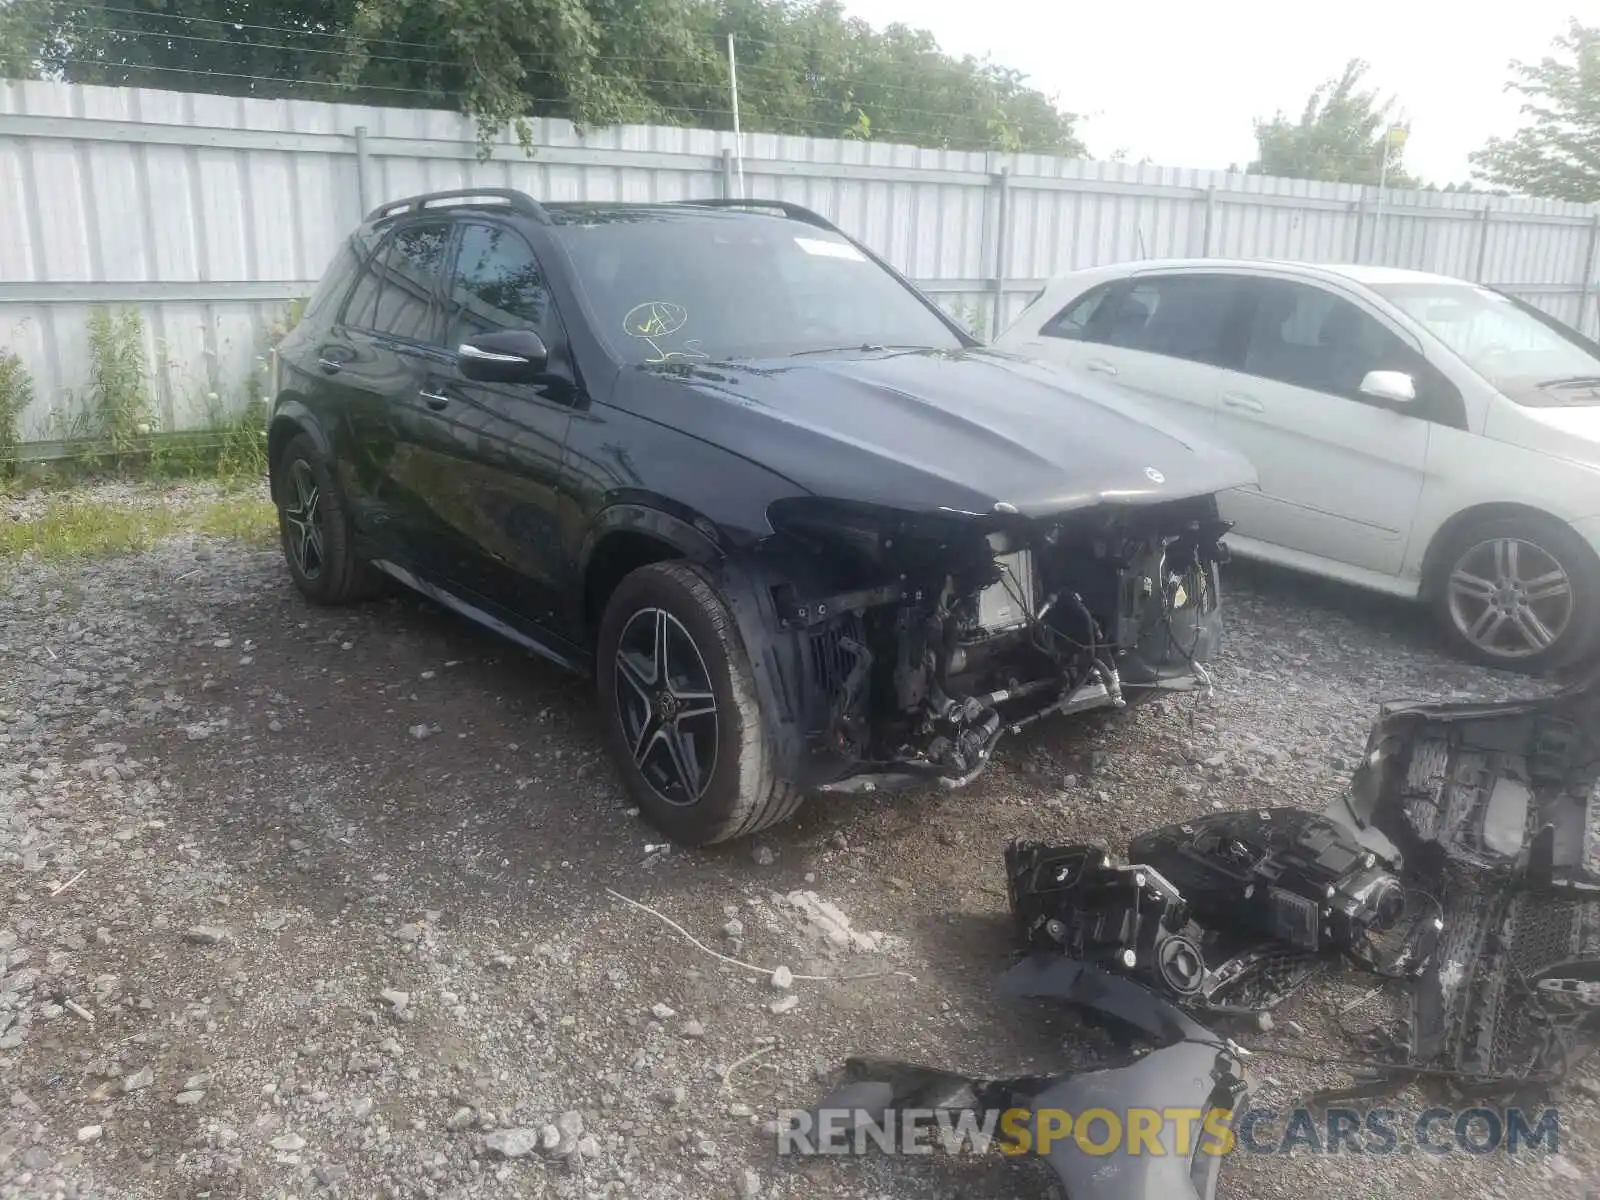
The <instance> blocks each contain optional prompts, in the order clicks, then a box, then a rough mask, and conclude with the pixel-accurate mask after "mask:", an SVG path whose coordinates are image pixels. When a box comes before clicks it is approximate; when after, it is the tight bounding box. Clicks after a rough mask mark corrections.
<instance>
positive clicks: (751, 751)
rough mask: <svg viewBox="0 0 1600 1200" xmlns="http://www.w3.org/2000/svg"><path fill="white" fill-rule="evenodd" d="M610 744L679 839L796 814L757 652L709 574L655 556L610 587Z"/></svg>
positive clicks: (697, 839)
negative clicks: (774, 747)
mask: <svg viewBox="0 0 1600 1200" xmlns="http://www.w3.org/2000/svg"><path fill="white" fill-rule="evenodd" d="M596 676H597V683H598V684H599V689H600V705H601V720H602V722H603V724H604V726H605V736H606V742H607V746H608V748H609V749H610V751H611V755H612V757H613V759H614V760H615V761H616V764H617V770H618V771H619V772H620V773H621V775H622V780H623V785H624V786H625V787H626V788H627V790H628V794H629V796H630V797H631V798H632V800H633V802H634V803H635V804H637V805H638V806H639V809H640V811H641V812H643V813H644V814H645V816H646V817H648V818H649V820H650V821H651V823H652V824H654V825H656V826H657V827H658V828H660V829H661V830H662V831H663V832H665V833H666V834H667V835H668V836H669V837H671V838H672V839H673V840H674V841H676V842H679V843H681V844H683V845H687V846H705V845H710V844H711V843H713V842H722V841H727V840H729V839H730V838H737V837H744V836H747V835H749V834H752V833H755V832H756V831H757V830H760V829H765V828H766V827H768V826H770V825H775V824H777V823H778V822H779V821H783V820H786V819H788V818H789V817H790V816H792V815H793V814H794V812H795V810H796V809H797V808H799V806H800V803H801V801H802V799H803V798H804V793H803V792H801V790H800V789H799V788H796V787H795V786H794V785H793V784H790V783H787V782H785V781H783V780H780V779H777V778H776V777H775V776H774V775H773V772H772V755H771V753H770V751H769V749H768V746H767V738H766V730H765V728H764V726H763V724H762V720H761V710H760V705H759V703H758V701H757V699H756V695H757V693H756V687H755V682H754V679H753V677H752V675H751V671H750V661H749V657H748V655H747V654H746V652H745V648H744V643H743V641H742V640H741V638H740V637H739V633H738V630H737V627H736V626H735V624H734V620H733V615H732V614H731V613H730V612H729V611H728V606H727V605H726V603H724V602H723V600H722V597H721V596H719V595H718V594H717V592H716V589H715V588H714V587H712V585H711V581H710V580H709V579H708V578H707V577H706V575H705V574H704V573H703V572H702V571H700V570H699V569H698V568H696V567H694V566H692V565H690V564H688V563H683V562H661V563H652V564H651V565H649V566H645V567H640V568H639V569H638V570H637V571H634V572H633V573H632V574H631V575H629V576H627V578H625V579H624V580H623V581H622V583H621V584H619V585H618V586H617V589H616V591H615V592H614V593H612V596H611V599H610V601H609V602H608V603H607V605H606V610H605V615H604V616H603V617H602V619H601V622H600V637H599V642H598V646H597V649H596Z"/></svg>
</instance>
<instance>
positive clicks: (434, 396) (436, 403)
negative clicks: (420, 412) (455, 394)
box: [417, 392, 450, 412]
mask: <svg viewBox="0 0 1600 1200" xmlns="http://www.w3.org/2000/svg"><path fill="white" fill-rule="evenodd" d="M417 394H418V395H419V396H421V397H422V399H423V402H424V403H425V404H426V405H427V406H428V407H429V408H431V409H433V411H434V412H438V411H439V410H440V409H442V408H448V407H449V405H450V397H449V396H441V395H440V394H439V393H438V392H418V393H417Z"/></svg>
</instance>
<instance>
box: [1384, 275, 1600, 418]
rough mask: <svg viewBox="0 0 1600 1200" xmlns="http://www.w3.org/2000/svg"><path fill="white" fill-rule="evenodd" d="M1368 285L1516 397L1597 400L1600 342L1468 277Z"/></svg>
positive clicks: (1524, 400)
mask: <svg viewBox="0 0 1600 1200" xmlns="http://www.w3.org/2000/svg"><path fill="white" fill-rule="evenodd" d="M1372 290H1373V291H1375V292H1377V293H1378V294H1379V295H1380V296H1382V297H1383V298H1384V299H1386V300H1388V301H1389V302H1390V303H1391V304H1393V305H1395V306H1396V307H1397V308H1399V309H1401V310H1403V311H1404V312H1405V313H1406V315H1407V316H1409V317H1411V318H1412V320H1414V321H1416V322H1417V323H1418V324H1420V325H1422V326H1423V328H1425V329H1427V331H1428V332H1429V333H1431V334H1433V335H1434V337H1436V338H1438V339H1439V340H1440V341H1441V342H1443V343H1444V344H1445V345H1446V346H1448V347H1449V348H1450V349H1451V350H1453V351H1455V352H1456V353H1457V354H1458V355H1460V356H1461V357H1462V358H1463V359H1465V360H1466V362H1467V365H1469V366H1470V367H1472V369H1473V370H1475V371H1476V372H1478V374H1480V375H1482V376H1483V377H1484V378H1485V379H1487V380H1488V381H1489V382H1490V383H1492V384H1494V386H1495V387H1496V388H1497V389H1499V390H1500V391H1501V392H1502V393H1504V394H1505V395H1506V396H1508V397H1510V398H1511V399H1512V400H1515V401H1516V402H1517V403H1519V404H1525V405H1529V406H1531V407H1539V408H1548V407H1558V406H1564V405H1571V404H1584V403H1591V404H1592V403H1596V396H1600V392H1595V391H1594V389H1600V346H1596V345H1595V343H1593V342H1591V341H1590V340H1589V339H1588V338H1585V337H1583V336H1582V335H1581V334H1579V333H1578V332H1577V331H1576V330H1574V329H1569V328H1568V327H1567V326H1565V325H1563V324H1561V323H1560V322H1559V321H1557V320H1555V319H1554V318H1551V317H1547V316H1545V315H1544V314H1542V313H1537V314H1536V313H1535V312H1534V311H1533V310H1532V309H1531V308H1530V307H1529V306H1527V305H1525V304H1523V303H1521V302H1519V301H1516V300H1513V299H1511V298H1510V297H1508V296H1503V295H1501V294H1500V293H1499V292H1495V291H1491V290H1490V289H1488V288H1481V287H1474V286H1473V285H1472V284H1469V283H1431V282H1429V283H1391V284H1374V285H1372Z"/></svg>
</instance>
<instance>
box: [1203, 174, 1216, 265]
mask: <svg viewBox="0 0 1600 1200" xmlns="http://www.w3.org/2000/svg"><path fill="white" fill-rule="evenodd" d="M1216 220H1217V185H1216V184H1214V183H1213V184H1211V185H1210V186H1209V187H1207V188H1206V223H1205V228H1204V229H1203V230H1202V231H1201V233H1200V257H1201V258H1210V257H1211V231H1212V229H1213V228H1214V227H1215V225H1216Z"/></svg>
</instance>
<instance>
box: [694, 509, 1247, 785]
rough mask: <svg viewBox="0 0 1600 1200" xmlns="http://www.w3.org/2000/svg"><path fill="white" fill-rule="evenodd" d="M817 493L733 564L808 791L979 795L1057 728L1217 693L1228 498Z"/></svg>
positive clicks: (774, 723)
mask: <svg viewBox="0 0 1600 1200" xmlns="http://www.w3.org/2000/svg"><path fill="white" fill-rule="evenodd" d="M1008 509H1011V506H1009V505H1005V504H1003V503H1002V504H997V505H996V506H995V511H991V512H988V513H973V512H961V511H954V510H950V509H944V510H940V511H936V512H919V513H908V512H901V511H895V510H892V509H886V508H881V507H876V506H873V505H869V504H861V503H851V502H843V501H830V500H822V499H816V498H810V497H805V498H795V499H786V500H780V501H778V502H776V503H774V504H773V505H772V506H771V508H770V509H769V513H768V516H769V519H770V522H771V525H772V528H773V529H774V530H775V536H774V537H773V538H771V539H769V540H768V541H767V542H766V543H765V544H764V545H763V547H762V548H761V551H760V553H758V554H754V555H750V556H747V557H736V558H731V559H729V560H727V561H725V562H724V563H723V564H722V565H721V566H720V568H719V584H720V588H721V590H722V592H723V594H724V595H725V596H726V597H727V598H728V602H729V606H730V608H731V610H732V611H733V614H734V616H735V619H736V620H737V622H738V624H739V628H740V633H741V635H742V637H743V640H744V643H745V646H746V648H747V650H748V652H749V654H750V658H751V666H752V670H753V673H754V675H755V678H756V680H757V685H758V687H759V689H760V691H761V695H760V701H761V706H762V709H763V711H764V712H765V713H766V714H767V717H768V721H767V724H768V728H769V731H770V732H771V734H772V736H773V744H774V748H775V750H776V751H777V755H778V758H779V760H780V762H779V767H778V770H779V772H780V773H781V774H783V775H784V776H785V777H786V778H788V779H790V780H792V781H794V782H795V783H797V784H800V785H801V786H804V787H808V788H814V789H821V790H857V789H860V790H870V789H873V788H877V787H880V786H887V785H893V784H897V783H907V782H914V781H917V780H938V781H940V782H942V783H944V784H946V785H948V786H961V785H963V784H965V783H967V782H968V781H970V780H971V779H973V778H974V777H975V776H976V775H977V774H978V773H979V772H980V771H982V770H983V768H984V766H985V765H986V764H987V762H988V761H989V758H990V756H991V754H992V752H993V750H994V747H995V744H996V743H997V742H998V741H999V740H1000V738H1001V737H1002V736H1004V735H1005V734H1006V733H1008V732H1015V731H1016V730H1018V729H1021V728H1022V727H1024V726H1026V725H1029V724H1031V723H1033V722H1034V721H1037V720H1040V719H1041V718H1044V717H1047V716H1050V715H1053V714H1062V713H1073V712H1082V711H1086V710H1090V709H1097V708H1107V707H1122V706H1124V705H1125V704H1127V703H1128V702H1129V701H1130V700H1132V699H1134V698H1136V697H1137V696H1138V695H1140V694H1141V693H1148V692H1150V691H1152V690H1189V689H1193V688H1196V687H1205V686H1208V684H1209V679H1208V677H1207V674H1206V670H1205V666H1204V664H1205V663H1206V661H1207V660H1209V659H1210V658H1211V657H1212V656H1213V654H1214V653H1215V652H1216V650H1217V647H1218V645H1219V642H1220V639H1221V609H1220V595H1219V586H1218V566H1219V564H1220V563H1221V562H1223V561H1224V560H1225V559H1226V554H1227V551H1226V547H1225V546H1223V545H1222V544H1221V543H1220V540H1219V539H1220V538H1221V537H1222V535H1223V534H1224V533H1225V532H1226V530H1227V528H1228V525H1227V523H1226V522H1224V521H1222V520H1221V519H1219V517H1218V514H1217V505H1216V501H1215V498H1214V496H1213V495H1211V494H1209V493H1208V494H1204V495H1199V496H1191V497H1186V498H1181V499H1173V500H1166V499H1163V500H1161V501H1159V502H1153V503H1142V504H1127V503H1099V504H1093V505H1088V506H1084V507H1081V508H1079V509H1076V510H1072V511H1066V512H1062V513H1059V514H1056V515H1049V516H1031V515H1024V514H1022V513H1019V512H1016V511H1015V510H1011V511H1007V510H1008Z"/></svg>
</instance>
